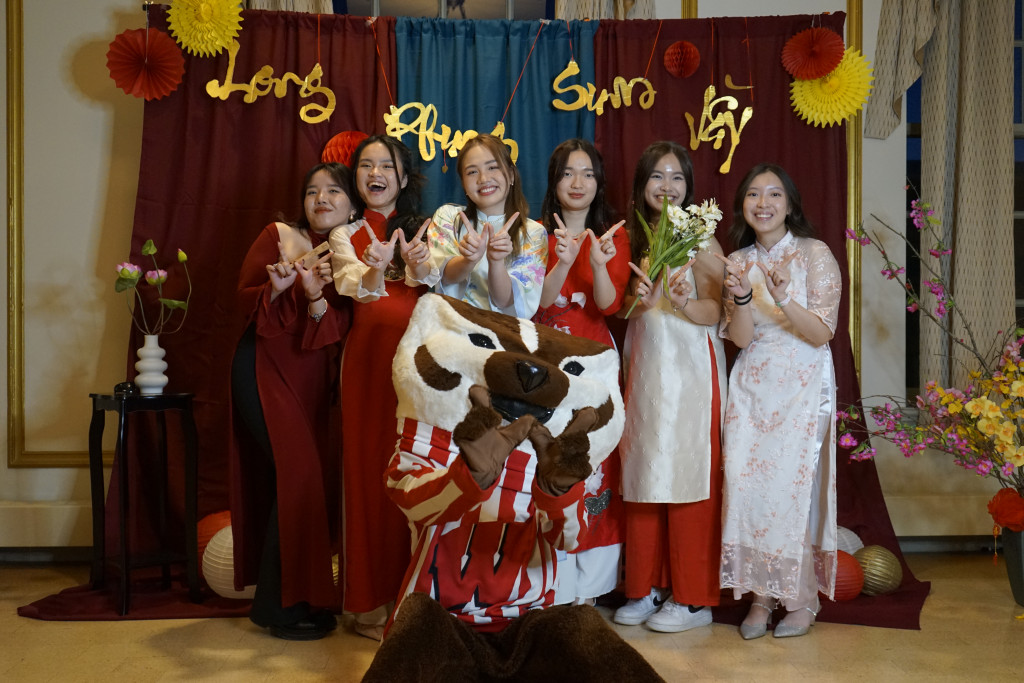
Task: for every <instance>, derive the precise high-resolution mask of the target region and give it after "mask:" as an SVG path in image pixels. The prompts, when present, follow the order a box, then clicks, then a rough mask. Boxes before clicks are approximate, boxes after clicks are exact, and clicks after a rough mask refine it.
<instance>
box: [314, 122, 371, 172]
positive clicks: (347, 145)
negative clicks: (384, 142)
mask: <svg viewBox="0 0 1024 683" xmlns="http://www.w3.org/2000/svg"><path fill="white" fill-rule="evenodd" d="M366 137H367V135H366V133H362V132H360V131H358V130H346V131H344V132H342V133H338V134H337V135H335V136H334V137H333V138H331V139H330V140H328V141H327V144H326V145H324V151H323V152H322V153H321V154H320V161H322V162H324V163H328V162H337V163H339V164H345V165H346V166H352V152H354V151H356V147H358V146H359V143H360V142H362V141H363V140H365V139H366Z"/></svg>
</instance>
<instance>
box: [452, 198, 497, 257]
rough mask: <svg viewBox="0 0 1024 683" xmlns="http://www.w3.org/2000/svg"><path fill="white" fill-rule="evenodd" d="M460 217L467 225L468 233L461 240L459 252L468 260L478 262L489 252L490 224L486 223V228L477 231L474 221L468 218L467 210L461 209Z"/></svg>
mask: <svg viewBox="0 0 1024 683" xmlns="http://www.w3.org/2000/svg"><path fill="white" fill-rule="evenodd" d="M459 218H461V219H462V224H463V225H465V226H466V233H465V234H464V235H463V236H462V239H460V240H459V253H460V254H461V255H462V256H463V257H464V258H466V259H467V260H468V261H472V262H473V263H476V262H477V261H479V260H480V259H482V258H483V257H484V254H486V253H487V242H488V239H489V238H490V236H491V233H490V224H485V225H484V229H483V230H481V231H480V232H477V231H476V229H475V228H474V227H473V223H471V222H470V220H469V219H468V218H466V214H465V212H463V211H459Z"/></svg>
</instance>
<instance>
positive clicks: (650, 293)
mask: <svg viewBox="0 0 1024 683" xmlns="http://www.w3.org/2000/svg"><path fill="white" fill-rule="evenodd" d="M629 267H630V269H632V271H633V272H634V273H636V275H637V277H638V278H639V279H638V280H637V283H636V291H635V292H634V296H636V298H637V299H638V300H639V302H640V305H641V306H643V307H644V309H645V310H646V309H650V308H654V307H655V306H657V305H658V302H659V301H660V300H661V279H662V278H663V277H665V272H664V271H662V273H661V275H659V276H658V281H657V283H654V282H651V278H649V277H647V273H645V272H644V271H642V270H640V269H639V268H638V267H637V266H636V264H635V263H633V262H632V261H630V262H629Z"/></svg>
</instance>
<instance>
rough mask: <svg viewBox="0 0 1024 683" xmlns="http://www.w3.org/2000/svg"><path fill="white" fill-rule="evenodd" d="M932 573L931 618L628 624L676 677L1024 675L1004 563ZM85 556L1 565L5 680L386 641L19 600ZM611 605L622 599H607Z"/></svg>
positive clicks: (308, 657) (104, 676)
mask: <svg viewBox="0 0 1024 683" xmlns="http://www.w3.org/2000/svg"><path fill="white" fill-rule="evenodd" d="M907 560H908V562H909V564H910V566H911V568H912V569H913V570H914V573H915V575H916V576H917V577H918V578H919V579H921V580H924V581H931V582H932V592H931V595H930V596H929V597H928V600H927V601H926V602H925V606H924V611H923V613H922V615H921V627H922V628H921V630H920V631H906V630H897V629H887V628H871V627H864V626H845V625H837V624H818V625H816V626H815V627H814V628H813V629H812V630H811V633H810V634H808V635H807V636H804V637H802V638H790V639H785V640H781V639H780V640H776V639H774V638H772V637H771V636H768V637H765V638H760V639H758V640H752V641H749V642H746V641H744V640H742V639H741V638H740V636H739V634H738V633H737V631H736V629H735V628H734V627H732V626H724V625H720V624H712V625H711V626H710V627H706V628H701V629H697V630H695V631H690V632H686V633H679V634H661V633H654V632H652V631H648V630H646V629H645V628H644V627H642V626H616V627H615V628H616V629H617V630H618V632H619V633H620V634H622V636H623V637H624V638H625V639H626V640H628V641H629V642H630V643H631V644H632V645H633V646H634V647H636V648H637V649H638V650H639V651H640V652H641V653H642V654H643V655H644V656H645V657H646V658H647V659H648V661H650V662H651V664H652V665H653V666H654V668H655V669H656V670H657V671H658V672H659V673H660V674H661V675H662V676H663V677H664V678H665V680H666V681H670V682H674V681H686V680H701V681H716V680H723V681H724V680H754V679H761V680H774V681H789V680H809V681H847V680H851V681H852V680H859V681H875V682H879V683H881V682H882V681H885V682H888V681H982V680H995V679H1002V680H1007V681H1009V680H1020V679H1021V677H1022V673H1021V671H1022V665H1021V656H1020V652H1021V649H1022V648H1024V607H1021V606H1019V605H1017V604H1015V603H1014V601H1013V597H1012V596H1011V594H1010V588H1009V583H1008V582H1007V578H1006V568H1005V565H1004V564H1003V563H1002V560H1000V564H999V566H993V563H992V557H991V556H987V555H982V554H976V553H971V554H938V553H935V554H932V553H925V554H911V555H908V556H907ZM87 577H88V569H87V568H86V567H85V566H84V565H77V564H74V565H66V564H49V565H28V564H22V563H17V564H6V565H0V681H5V682H8V681H9V682H19V683H20V682H21V681H25V682H35V681H61V682H78V681H96V682H98V683H113V682H119V681H247V682H251V681H288V682H293V681H328V680H329V681H358V680H359V679H360V678H361V676H362V674H363V672H364V671H365V670H366V667H367V666H368V665H369V663H370V660H371V659H372V658H373V653H374V650H375V648H376V643H375V642H374V641H371V640H367V639H366V638H362V637H360V636H357V635H355V634H354V633H353V632H352V631H351V625H350V623H348V621H347V620H342V623H341V625H340V626H339V629H338V630H337V631H336V632H334V633H333V634H331V635H330V636H328V637H327V638H325V639H324V640H320V641H316V642H305V643H301V642H298V643H297V642H287V641H283V640H278V639H276V638H273V637H271V636H269V635H267V633H266V632H264V631H263V630H262V629H259V628H257V627H255V626H253V625H252V624H251V623H250V622H249V620H248V619H205V620H162V621H123V622H53V621H36V620H33V619H25V618H23V617H19V616H17V612H16V610H17V607H18V606H20V605H23V604H27V603H29V602H31V601H33V600H36V599H38V598H41V597H44V596H46V595H49V594H50V593H54V592H57V591H58V590H61V589H63V588H67V587H69V586H73V585H77V584H80V583H84V582H85V581H86V579H87ZM608 616H609V617H610V613H608Z"/></svg>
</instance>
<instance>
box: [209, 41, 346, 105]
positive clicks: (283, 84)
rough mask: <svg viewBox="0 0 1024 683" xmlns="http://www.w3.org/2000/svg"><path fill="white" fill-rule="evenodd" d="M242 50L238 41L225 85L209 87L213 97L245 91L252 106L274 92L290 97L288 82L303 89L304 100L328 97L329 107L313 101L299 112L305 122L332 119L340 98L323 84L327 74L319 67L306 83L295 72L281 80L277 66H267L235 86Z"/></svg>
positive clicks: (232, 48)
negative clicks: (236, 63) (236, 60)
mask: <svg viewBox="0 0 1024 683" xmlns="http://www.w3.org/2000/svg"><path fill="white" fill-rule="evenodd" d="M239 48H240V45H239V44H238V41H237V40H233V41H231V46H230V47H228V69H227V73H225V74H224V82H223V83H221V82H219V81H217V80H216V79H214V80H212V81H210V82H208V83H207V84H206V93H207V94H208V95H209V96H210V97H213V98H217V99H221V100H226V99H227V98H228V96H230V95H231V93H233V92H244V93H245V97H243V98H242V101H243V102H245V103H246V104H252V103H253V102H255V101H256V100H257V99H258V98H260V97H263V96H264V95H268V94H270V92H271V91H273V93H274V97H276V98H278V99H281V98H283V97H285V95H287V94H288V83H289V82H291V83H294V84H296V85H298V86H299V97H301V98H303V99H305V98H308V97H312V96H314V95H323V96H325V97H326V98H327V103H326V104H317V103H315V102H312V103H310V104H307V105H305V106H303V107H302V108H301V109H299V117H300V118H301V119H302V120H303V121H305V122H306V123H320V122H322V121H326V120H327V119H329V118H331V114H333V113H334V107H335V104H336V98H335V96H334V91H333V90H331V89H330V88H327V87H325V86H321V85H320V83H321V80H322V79H323V75H324V71H323V69H322V68H321V67H320V65H319V64H317V65H316V66H314V67H313V69H312V71H310V72H309V75H308V76H306V77H305V78H304V79H302V80H300V79H299V77H298V76H297V75H295V74H293V73H291V72H286V73H284V74H282V75H281V78H274V67H272V66H270V65H267V66H264V67H263V68H261V69H260V70H259V71H257V72H256V75H254V76H253V77H252V80H250V81H249V82H248V83H233V82H232V81H233V79H234V75H235V56H236V55H238V50H239Z"/></svg>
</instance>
